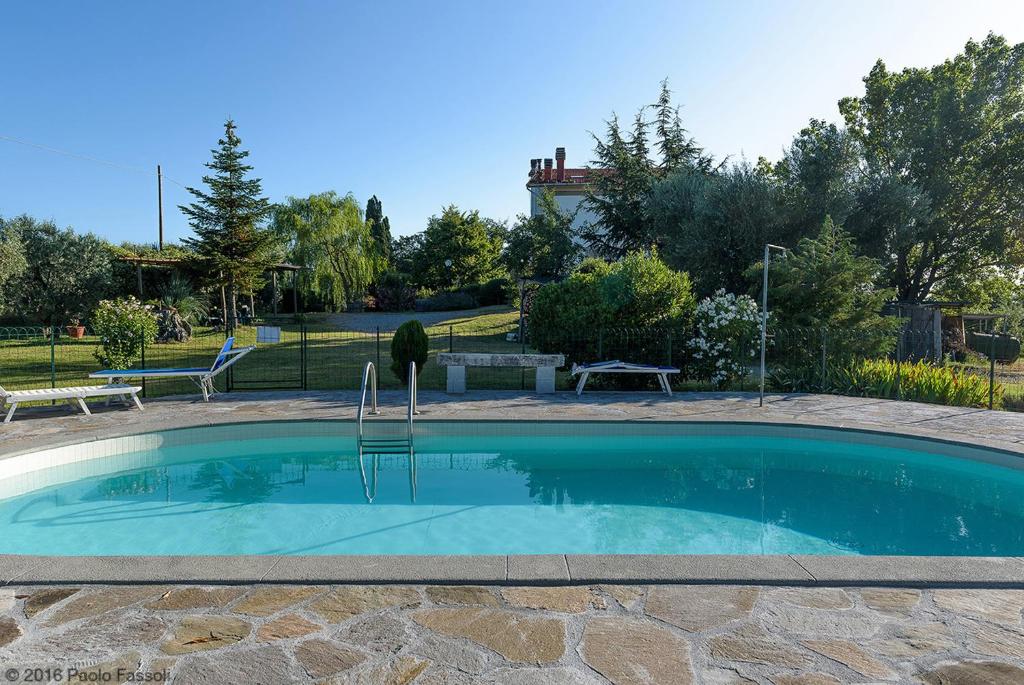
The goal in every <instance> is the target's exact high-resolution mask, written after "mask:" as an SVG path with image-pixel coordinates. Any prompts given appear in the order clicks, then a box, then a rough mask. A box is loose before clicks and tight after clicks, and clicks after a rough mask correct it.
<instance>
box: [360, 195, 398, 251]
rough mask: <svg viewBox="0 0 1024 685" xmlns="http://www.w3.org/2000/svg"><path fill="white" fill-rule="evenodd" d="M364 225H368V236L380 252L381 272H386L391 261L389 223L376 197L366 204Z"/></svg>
mask: <svg viewBox="0 0 1024 685" xmlns="http://www.w3.org/2000/svg"><path fill="white" fill-rule="evenodd" d="M366 223H368V224H369V225H370V235H371V236H372V237H373V242H375V243H376V244H377V249H378V250H380V256H381V259H382V261H383V265H382V266H383V269H382V270H387V269H388V268H390V267H391V261H392V254H391V253H392V248H391V222H390V221H388V218H387V217H386V216H384V207H383V205H382V204H381V201H380V200H378V199H377V196H376V195H374V196H373V197H371V198H370V199H369V200H368V201H367V202H366Z"/></svg>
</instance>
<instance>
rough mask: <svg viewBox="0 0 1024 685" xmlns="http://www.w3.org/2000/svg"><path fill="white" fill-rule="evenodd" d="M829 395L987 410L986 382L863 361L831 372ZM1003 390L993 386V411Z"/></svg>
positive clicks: (921, 365) (942, 370) (937, 369)
mask: <svg viewBox="0 0 1024 685" xmlns="http://www.w3.org/2000/svg"><path fill="white" fill-rule="evenodd" d="M831 376H832V392H835V393H838V394H841V395H853V396H857V397H881V398H887V399H900V400H910V401H914V402H928V403H931V404H944V405H948V406H953V407H988V391H989V387H988V378H987V377H985V376H977V375H974V374H970V373H965V372H963V371H956V370H954V369H951V368H948V367H943V366H931V365H930V364H926V363H925V362H923V361H919V362H917V363H911V362H895V361H891V360H888V359H865V360H861V361H858V362H854V363H852V364H847V365H845V366H843V367H840V368H837V369H835V370H834V371H833V372H832V374H831ZM1002 398H1003V387H1002V386H1001V385H998V384H997V385H996V386H995V388H994V392H993V408H999V407H1000V406H1002Z"/></svg>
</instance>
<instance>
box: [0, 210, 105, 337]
mask: <svg viewBox="0 0 1024 685" xmlns="http://www.w3.org/2000/svg"><path fill="white" fill-rule="evenodd" d="M0 229H2V232H3V234H5V235H17V236H19V237H20V242H21V244H22V248H23V250H24V253H23V258H24V269H23V270H22V272H21V275H20V276H18V277H17V278H14V279H12V280H10V281H8V283H7V286H8V287H7V288H5V289H4V290H5V291H7V297H8V302H9V307H10V309H11V310H12V312H13V313H14V314H15V316H17V317H19V318H22V319H24V320H26V321H31V322H38V323H46V324H49V325H52V326H62V325H64V324H66V323H67V322H68V321H69V320H70V319H76V318H79V317H83V316H85V315H86V314H88V313H89V312H90V311H92V309H93V308H94V307H95V306H96V304H97V303H98V302H99V301H100V300H101V299H103V298H104V297H106V296H107V295H108V294H109V293H110V289H111V260H112V258H113V250H112V248H111V246H110V245H109V244H108V243H106V242H105V241H104V240H102V239H100V238H98V237H96V236H95V235H93V234H92V233H86V234H84V235H79V234H77V233H75V232H74V231H73V230H71V229H70V228H66V229H60V228H57V226H56V225H55V224H54V223H53V222H52V221H37V220H35V219H33V218H31V217H29V216H24V215H23V216H19V217H15V218H14V219H8V220H5V221H3V225H2V227H0ZM18 261H20V260H18Z"/></svg>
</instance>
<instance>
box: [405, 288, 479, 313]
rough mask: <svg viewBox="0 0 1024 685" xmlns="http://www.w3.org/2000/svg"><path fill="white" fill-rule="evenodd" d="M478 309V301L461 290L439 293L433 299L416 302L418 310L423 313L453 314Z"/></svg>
mask: <svg viewBox="0 0 1024 685" xmlns="http://www.w3.org/2000/svg"><path fill="white" fill-rule="evenodd" d="M476 307H477V301H476V299H475V298H474V297H473V296H472V295H470V294H469V293H466V292H462V291H461V290H455V291H451V292H445V293H438V294H436V295H434V296H433V297H428V298H426V299H422V300H416V310H417V311H421V312H453V311H456V310H459V309H476Z"/></svg>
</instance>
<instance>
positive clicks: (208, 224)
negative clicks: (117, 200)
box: [179, 119, 279, 322]
mask: <svg viewBox="0 0 1024 685" xmlns="http://www.w3.org/2000/svg"><path fill="white" fill-rule="evenodd" d="M241 143H242V141H241V139H240V138H239V137H238V136H237V135H236V133H235V122H234V121H232V120H231V119H228V120H227V122H226V123H225V124H224V137H223V138H221V139H220V140H219V141H218V145H219V148H217V149H214V150H212V151H211V152H212V153H213V161H212V162H208V163H207V164H206V167H207V168H208V169H210V170H211V171H212V172H213V173H212V174H210V175H207V176H203V183H204V184H206V186H207V187H208V188H209V192H206V191H202V190H198V189H196V188H188V191H189V192H190V193H191V194H192V195H193V196H194V197H195V198H196V199H195V201H194V202H192V203H191V204H188V205H180V206H179V209H181V211H182V213H183V214H184V215H185V216H186V217H188V221H189V224H190V225H191V226H192V231H193V232H194V233H195V234H196V237H195V238H185V239H184V241H183V242H184V244H185V246H186V247H187V248H191V249H192V250H193V251H194V256H193V260H194V263H195V265H196V267H197V268H198V270H199V271H200V272H201V273H204V274H206V275H207V277H208V279H209V281H210V282H211V283H212V284H214V285H217V286H221V287H227V289H228V293H229V301H228V303H226V304H227V305H228V307H229V308H230V309H229V311H228V320H229V321H232V322H235V321H237V320H238V316H237V301H238V293H239V291H244V292H252V291H254V290H255V289H257V288H258V287H259V286H260V285H261V279H262V276H263V274H264V272H265V271H266V270H267V268H268V267H270V266H271V265H272V264H273V263H274V261H275V258H276V256H277V250H278V247H279V245H278V241H277V236H276V235H275V234H274V233H273V232H272V231H269V230H266V228H264V227H263V226H262V224H263V222H264V220H265V219H266V218H267V217H268V216H269V215H270V213H271V205H270V201H269V200H267V198H265V197H263V191H262V186H261V182H260V179H258V178H247V175H248V174H249V172H250V171H252V167H251V166H249V165H247V164H246V163H245V161H244V160H245V158H246V157H248V156H249V152H248V151H247V150H242V149H241V147H240V146H241Z"/></svg>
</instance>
